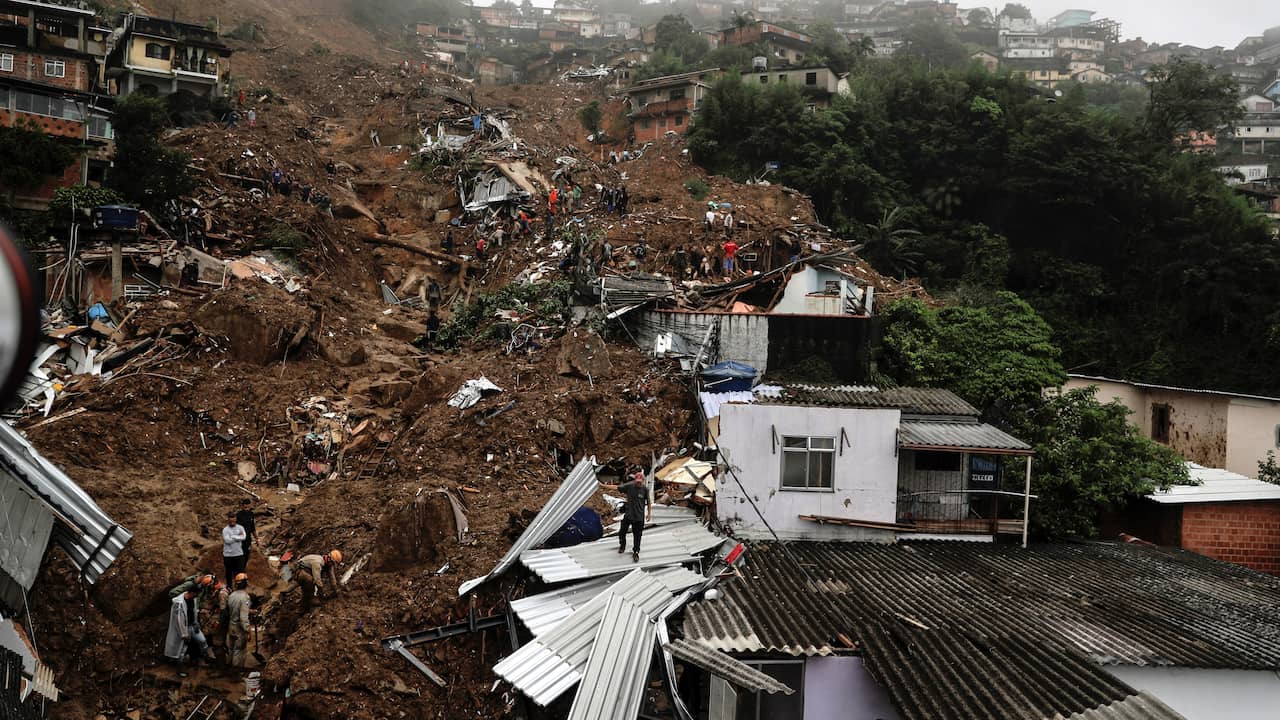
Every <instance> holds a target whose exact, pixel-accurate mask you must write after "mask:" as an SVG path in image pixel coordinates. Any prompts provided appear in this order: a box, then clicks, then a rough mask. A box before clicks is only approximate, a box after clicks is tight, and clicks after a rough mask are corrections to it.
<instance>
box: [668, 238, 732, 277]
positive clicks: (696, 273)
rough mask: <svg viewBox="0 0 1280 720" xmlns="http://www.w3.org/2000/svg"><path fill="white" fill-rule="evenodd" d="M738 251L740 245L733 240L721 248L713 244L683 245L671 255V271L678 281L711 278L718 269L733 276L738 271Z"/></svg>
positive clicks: (723, 244) (726, 241)
mask: <svg viewBox="0 0 1280 720" xmlns="http://www.w3.org/2000/svg"><path fill="white" fill-rule="evenodd" d="M738 250H739V248H738V243H736V242H734V241H733V239H732V238H729V239H726V240H725V241H724V242H723V243H721V244H720V247H719V248H715V246H713V245H711V244H706V245H699V244H697V243H691V244H690V246H688V247H686V246H685V245H681V246H679V247H677V248H676V249H675V251H674V252H672V253H671V261H670V262H671V270H672V271H673V274H674V275H675V276H676V279H677V280H687V279H691V278H702V279H706V278H710V277H711V276H712V275H714V274H715V272H716V268H720V269H721V270H722V271H723V272H724V274H725V275H726V276H731V275H733V273H734V271H735V270H736V269H737V261H738Z"/></svg>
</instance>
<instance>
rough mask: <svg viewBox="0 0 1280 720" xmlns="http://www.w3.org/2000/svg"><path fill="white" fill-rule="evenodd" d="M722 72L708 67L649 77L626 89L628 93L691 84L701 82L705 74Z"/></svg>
mask: <svg viewBox="0 0 1280 720" xmlns="http://www.w3.org/2000/svg"><path fill="white" fill-rule="evenodd" d="M717 72H720V68H708V69H706V70H693V71H690V72H686V73H679V74H677V75H663V76H662V77H655V78H649V79H648V80H640V81H638V82H636V83H635V84H633V85H632V86H631V87H629V88H627V89H626V92H627V93H633V92H637V91H640V90H652V89H654V88H659V87H667V86H668V85H691V84H693V83H697V82H700V81H701V80H700V78H701V77H702V76H703V75H708V74H710V73H717Z"/></svg>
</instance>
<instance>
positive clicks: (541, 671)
mask: <svg viewBox="0 0 1280 720" xmlns="http://www.w3.org/2000/svg"><path fill="white" fill-rule="evenodd" d="M614 596H617V597H620V598H623V599H625V600H627V601H628V602H630V603H632V604H634V605H636V606H638V607H640V608H641V609H642V610H644V612H645V614H646V615H647V616H648V617H650V618H655V617H657V615H658V613H659V612H661V611H662V610H663V609H664V608H665V607H666V606H667V605H668V604H669V603H670V602H671V593H670V592H669V591H668V590H667V588H666V586H665V585H663V584H662V583H661V582H659V581H658V580H657V579H656V578H654V577H653V576H652V575H651V574H649V573H648V572H646V571H644V570H636V571H633V572H631V573H628V574H627V576H626V577H624V578H622V579H621V580H619V581H618V582H616V583H614V584H613V585H612V586H610V587H609V588H607V589H606V590H605V591H604V592H601V593H600V594H598V595H596V596H595V597H594V598H592V599H591V600H589V601H588V602H587V603H586V604H585V605H583V606H582V607H579V608H578V609H577V610H575V611H574V612H573V614H572V615H570V616H569V617H567V618H565V619H564V620H563V621H562V622H560V624H558V625H556V626H555V627H554V628H552V629H551V630H549V631H547V632H545V633H543V634H542V635H541V636H540V637H537V638H535V639H533V640H532V641H530V642H529V643H527V644H525V645H523V646H521V648H520V649H519V650H516V651H515V652H514V653H511V655H509V656H507V657H505V658H503V659H502V660H501V661H499V662H498V664H497V665H494V666H493V671H494V672H495V673H497V674H498V675H499V676H501V677H502V678H503V679H504V680H506V681H507V682H509V683H511V684H512V685H513V686H514V687H515V688H516V689H517V690H519V691H520V692H522V693H524V694H525V695H528V696H529V698H530V699H531V700H533V701H534V702H535V703H537V704H539V705H542V706H546V705H547V704H548V703H550V702H551V701H553V700H555V699H556V698H558V697H560V696H561V695H562V694H564V692H565V691H566V690H568V689H569V688H571V687H573V685H574V683H577V682H578V681H579V680H581V679H582V671H583V669H584V668H585V667H586V664H587V658H588V657H589V656H590V654H591V646H592V644H593V643H594V641H595V636H596V631H597V630H598V629H599V627H600V619H601V618H602V617H603V615H604V610H605V605H606V604H607V603H608V602H609V598H611V597H614Z"/></svg>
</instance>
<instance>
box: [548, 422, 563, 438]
mask: <svg viewBox="0 0 1280 720" xmlns="http://www.w3.org/2000/svg"><path fill="white" fill-rule="evenodd" d="M547 429H548V430H550V431H551V434H552V435H564V434H565V427H564V423H562V422H560V421H559V420H548V421H547Z"/></svg>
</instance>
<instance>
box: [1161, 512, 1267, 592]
mask: <svg viewBox="0 0 1280 720" xmlns="http://www.w3.org/2000/svg"><path fill="white" fill-rule="evenodd" d="M1182 547H1183V549H1185V550H1190V551H1192V552H1197V553H1200V554H1201V555H1206V556H1208V557H1211V558H1216V559H1218V560H1222V561H1224V562H1229V563H1235V564H1237V565H1244V566H1245V567H1249V568H1253V569H1254V570H1257V571H1259V572H1264V573H1268V574H1271V575H1280V502H1274V501H1272V502H1232V503H1196V504H1187V505H1183V506H1182Z"/></svg>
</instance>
